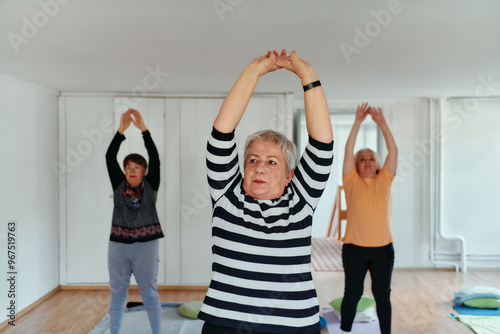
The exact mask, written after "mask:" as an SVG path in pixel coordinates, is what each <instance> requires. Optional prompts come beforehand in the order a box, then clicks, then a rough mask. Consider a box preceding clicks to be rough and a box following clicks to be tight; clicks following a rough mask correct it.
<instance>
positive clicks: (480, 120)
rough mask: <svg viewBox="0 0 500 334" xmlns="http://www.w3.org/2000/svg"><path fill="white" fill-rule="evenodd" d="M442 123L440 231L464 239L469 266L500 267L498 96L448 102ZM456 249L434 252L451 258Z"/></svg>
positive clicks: (454, 244) (446, 245)
mask: <svg viewBox="0 0 500 334" xmlns="http://www.w3.org/2000/svg"><path fill="white" fill-rule="evenodd" d="M441 123H442V126H441V127H442V133H441V135H440V138H441V142H442V173H441V175H442V188H443V189H442V192H443V194H442V208H441V210H442V215H441V223H442V224H443V232H444V233H445V235H460V236H462V237H463V238H464V240H465V245H466V252H467V264H468V267H482V268H484V267H494V268H499V267H500V241H499V236H500V218H499V214H498V206H499V203H500V178H499V177H498V175H496V174H497V173H496V172H497V171H498V170H499V169H500V131H499V124H500V98H469V99H450V100H447V101H445V102H444V103H443V113H442V117H441ZM438 246H439V245H438ZM457 249H458V242H447V243H444V245H441V246H440V247H439V249H438V250H439V251H440V252H443V253H445V252H449V253H450V255H449V256H448V257H449V258H451V259H453V258H456V254H457ZM442 258H443V257H442ZM444 258H446V257H444Z"/></svg>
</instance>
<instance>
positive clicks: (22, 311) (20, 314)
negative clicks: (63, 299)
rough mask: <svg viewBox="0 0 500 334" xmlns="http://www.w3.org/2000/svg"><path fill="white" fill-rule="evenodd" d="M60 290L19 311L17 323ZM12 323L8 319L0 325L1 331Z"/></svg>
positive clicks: (49, 293) (51, 292) (53, 291)
mask: <svg viewBox="0 0 500 334" xmlns="http://www.w3.org/2000/svg"><path fill="white" fill-rule="evenodd" d="M60 288H61V287H60V286H58V287H57V288H55V289H53V290H52V291H50V292H48V293H46V294H45V295H43V296H42V297H41V298H39V299H38V300H36V301H35V302H33V303H31V304H30V305H28V306H27V307H25V308H23V309H22V310H21V311H19V312H18V313H16V320H15V321H18V320H19V318H21V317H22V316H23V315H25V314H27V313H29V312H30V311H32V310H33V309H35V308H36V307H37V306H39V305H40V304H42V303H43V302H44V301H46V300H47V299H49V298H50V297H51V296H52V295H53V294H55V293H56V292H58V291H59V290H60ZM10 321H11V320H10V319H7V320H5V321H4V322H2V323H0V329H3V328H5V327H7V326H9V322H10Z"/></svg>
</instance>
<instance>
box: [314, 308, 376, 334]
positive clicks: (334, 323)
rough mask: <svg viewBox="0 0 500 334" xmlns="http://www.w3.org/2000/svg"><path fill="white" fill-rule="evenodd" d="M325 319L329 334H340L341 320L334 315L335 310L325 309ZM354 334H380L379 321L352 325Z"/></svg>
mask: <svg viewBox="0 0 500 334" xmlns="http://www.w3.org/2000/svg"><path fill="white" fill-rule="evenodd" d="M323 317H324V318H325V319H326V321H327V324H326V328H327V329H328V334H339V333H341V330H340V320H339V318H337V316H336V315H335V313H333V308H331V307H325V308H323ZM351 333H352V334H365V333H366V334H379V333H380V327H379V324H378V319H377V320H374V321H371V322H355V323H353V324H352V330H351Z"/></svg>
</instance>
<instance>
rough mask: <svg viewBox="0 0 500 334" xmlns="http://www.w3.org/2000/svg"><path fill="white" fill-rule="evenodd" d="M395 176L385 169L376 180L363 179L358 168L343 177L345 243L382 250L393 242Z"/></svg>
mask: <svg viewBox="0 0 500 334" xmlns="http://www.w3.org/2000/svg"><path fill="white" fill-rule="evenodd" d="M393 180H394V176H392V175H391V174H389V172H388V171H387V170H386V169H385V168H383V167H382V169H381V170H380V171H379V172H378V174H377V175H376V176H375V177H373V178H362V177H361V176H359V174H358V172H357V170H356V168H353V170H352V171H351V172H350V173H349V174H348V175H344V176H343V183H344V190H345V196H346V203H347V225H346V230H345V236H344V238H343V239H342V241H343V242H344V243H346V244H354V245H357V246H361V247H381V246H385V245H388V244H390V243H391V242H392V241H393V238H392V233H391V185H392V181H393Z"/></svg>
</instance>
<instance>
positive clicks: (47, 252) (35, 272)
mask: <svg viewBox="0 0 500 334" xmlns="http://www.w3.org/2000/svg"><path fill="white" fill-rule="evenodd" d="M0 110H1V116H2V117H1V120H0V129H1V131H0V142H1V157H2V171H1V173H0V180H1V185H2V191H0V216H1V219H0V254H1V256H0V268H1V270H2V271H1V272H2V279H1V280H0V294H1V296H2V297H1V299H0V300H1V301H2V302H1V307H2V310H3V312H2V318H0V321H4V320H5V318H4V317H5V314H6V312H5V307H7V305H6V304H7V302H10V298H9V300H7V298H5V297H6V296H7V291H8V288H9V287H8V286H7V282H6V279H5V274H6V268H7V244H6V241H7V239H6V238H7V223H8V222H9V221H15V222H16V231H15V239H16V241H15V242H16V250H15V251H16V254H15V257H16V259H15V265H16V267H15V272H16V273H17V274H16V275H15V276H16V285H17V286H16V311H17V312H19V311H20V310H22V309H23V308H25V307H27V306H29V305H30V304H32V303H33V302H35V301H36V300H38V299H39V298H41V297H43V296H44V295H45V294H47V293H48V292H50V291H52V290H53V289H54V288H56V287H58V285H59V279H58V267H59V261H58V245H59V244H58V239H59V225H58V214H59V211H58V210H59V209H58V201H59V198H58V193H59V192H58V186H59V185H58V182H59V181H58V179H57V177H56V174H55V173H54V171H53V169H52V166H51V164H52V163H53V162H54V161H57V155H58V147H57V146H58V143H57V92H55V91H51V90H48V89H45V88H43V87H38V86H35V85H32V84H29V83H25V82H21V81H19V80H16V79H14V78H11V77H7V76H0Z"/></svg>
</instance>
